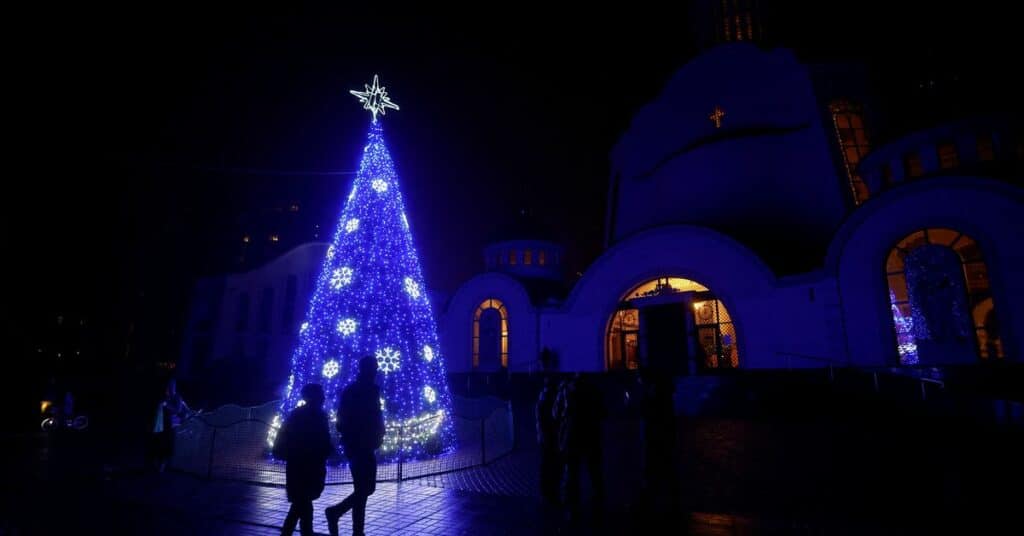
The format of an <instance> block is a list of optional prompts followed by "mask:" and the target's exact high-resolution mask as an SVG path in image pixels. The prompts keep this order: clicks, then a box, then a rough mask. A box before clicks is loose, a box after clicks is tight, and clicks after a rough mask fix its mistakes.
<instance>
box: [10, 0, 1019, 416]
mask: <svg viewBox="0 0 1024 536" xmlns="http://www.w3.org/2000/svg"><path fill="white" fill-rule="evenodd" d="M899 4H900V6H899V7H895V8H894V7H893V6H888V5H886V4H884V3H871V2H856V3H853V2H813V3H812V2H806V3H805V2H798V3H791V2H765V3H764V5H765V6H766V7H765V10H766V30H767V34H768V43H770V44H778V45H783V46H788V47H791V48H794V49H795V50H796V52H797V54H798V56H799V57H800V58H801V59H802V60H805V61H808V62H824V61H854V62H861V63H863V64H865V65H866V66H867V67H868V72H869V77H870V79H871V80H870V82H871V86H872V88H873V89H874V91H875V95H874V97H875V99H876V100H875V106H876V110H874V111H875V113H877V114H878V115H880V116H882V117H886V118H888V121H886V122H884V123H879V124H878V125H876V130H877V133H876V140H875V141H876V144H877V143H880V142H884V140H885V139H887V138H889V137H892V136H895V135H898V134H899V133H901V132H905V131H906V130H908V129H911V128H917V127H921V126H927V125H928V124H930V123H934V122H937V121H942V120H946V119H949V118H952V117H957V116H962V115H967V114H971V113H977V112H984V111H993V110H996V111H1001V110H1005V109H1006V108H1007V107H1014V106H1018V105H1017V104H1016V102H1015V99H1014V97H1015V95H1019V94H1020V89H1021V88H1020V83H1019V82H1017V80H1016V77H1017V76H1018V73H1017V71H1019V59H1018V56H1019V51H1020V46H1019V44H1018V41H1017V35H1016V33H1017V32H1018V31H1019V30H1018V29H1017V28H1016V27H1015V23H1014V17H1013V13H1012V9H1013V8H1009V7H1007V8H1004V7H1002V6H1000V5H999V4H996V3H991V4H989V3H985V2H970V3H956V2H954V3H951V4H949V6H950V7H945V6H944V5H942V4H941V3H938V2H928V3H925V2H900V3H899ZM9 24H10V25H11V26H12V33H11V34H10V35H9V40H10V43H9V46H8V52H9V55H10V56H11V61H10V63H9V64H8V66H7V70H8V74H9V76H8V77H6V78H7V85H8V87H9V88H11V89H13V90H14V96H13V97H12V100H11V101H10V102H9V112H10V116H11V117H12V118H13V121H11V122H9V123H8V126H9V128H10V129H11V130H10V131H9V132H10V133H11V134H12V135H13V136H12V137H13V138H15V140H16V143H15V145H14V147H13V151H12V153H13V154H12V158H11V159H10V160H9V161H8V163H9V166H10V167H9V169H8V173H7V174H6V175H7V181H6V182H7V184H8V188H9V190H8V191H9V197H8V206H10V207H13V209H14V210H13V211H7V216H8V217H9V218H10V221H9V222H8V225H7V235H8V236H10V237H11V238H12V239H13V244H11V248H10V250H9V251H10V253H11V254H10V255H9V256H8V261H7V262H8V264H9V265H10V266H13V267H14V274H13V275H12V279H11V286H12V288H13V293H12V294H13V298H14V299H12V300H10V303H11V309H10V311H9V315H10V318H11V321H10V323H9V326H10V327H11V328H12V332H13V337H12V339H13V340H14V341H15V344H14V345H12V346H11V347H10V350H9V351H10V352H11V354H10V355H9V356H8V360H10V363H15V364H12V365H9V366H11V367H12V369H17V368H19V367H21V365H22V364H24V365H26V366H27V367H28V368H29V370H30V371H31V372H30V379H31V381H28V382H22V381H20V380H19V378H20V377H21V375H20V374H7V375H5V376H6V379H8V380H9V381H10V380H18V383H17V385H16V387H17V388H19V389H21V388H29V389H37V388H38V386H39V385H40V381H41V380H40V378H45V377H47V376H50V375H54V374H56V375H58V376H60V377H67V378H81V380H76V381H82V382H88V381H89V380H88V378H92V379H96V378H104V377H107V376H110V375H111V374H114V373H117V372H124V371H126V370H128V371H135V372H145V371H146V370H149V369H150V368H151V367H153V366H154V363H156V364H159V363H169V362H172V361H173V360H174V358H175V356H176V355H177V353H178V349H179V348H178V345H179V344H180V332H181V327H182V325H183V323H184V316H185V307H186V306H187V301H188V293H189V291H190V289H191V287H192V285H193V283H194V281H195V279H196V278H197V277H199V276H202V275H214V274H221V273H225V272H228V271H237V270H247V269H251V268H253V267H255V266H258V265H259V263H260V262H262V260H264V259H266V258H269V257H272V256H273V255H275V254H279V253H281V252H283V251H285V250H286V249H287V248H289V247H291V246H293V245H295V244H298V243H302V242H305V241H309V240H314V239H324V238H325V237H326V236H329V235H330V233H331V232H332V231H333V228H334V225H335V218H336V217H337V214H338V211H339V209H340V207H341V203H342V201H343V199H344V195H345V192H347V190H348V187H349V181H350V177H349V176H348V175H344V174H341V175H339V174H330V173H326V172H339V171H341V172H344V171H351V170H353V169H354V168H355V166H356V163H357V156H358V153H359V150H360V148H361V145H362V142H363V136H364V134H365V130H366V127H367V122H368V114H367V113H366V112H364V111H362V110H361V109H360V107H359V106H358V104H357V103H356V101H355V99H354V98H353V97H352V96H350V95H349V94H348V90H349V89H360V88H362V84H364V83H366V82H369V80H370V79H371V77H372V74H373V73H379V74H380V76H381V81H382V84H384V85H385V86H386V87H387V88H388V90H389V93H390V95H391V97H392V98H393V100H394V101H395V102H396V103H398V104H399V105H400V106H401V107H402V110H401V111H399V112H389V113H388V115H387V117H386V118H385V133H386V136H387V140H388V143H389V146H390V148H391V150H392V154H393V156H394V157H395V160H396V164H397V166H398V172H399V175H400V178H401V180H402V187H403V191H404V193H405V197H406V204H407V205H408V210H409V219H410V223H411V225H412V227H413V232H414V235H415V236H416V239H417V243H418V247H419V250H420V256H421V260H422V263H423V266H424V271H425V277H426V279H427V281H428V284H429V285H431V286H432V287H434V288H436V289H438V290H440V291H443V292H451V291H453V290H454V289H455V288H456V287H457V285H458V284H459V283H460V282H462V281H464V280H465V279H467V278H468V277H470V276H471V275H473V274H474V273H476V272H477V271H479V270H480V268H481V262H480V260H481V259H480V256H481V253H480V250H481V247H482V246H483V245H484V244H485V243H486V242H487V240H489V239H491V238H492V237H494V236H498V235H501V234H503V233H505V232H506V231H507V228H508V227H509V226H510V225H514V224H515V223H516V221H517V219H521V218H522V217H523V214H525V215H526V216H527V217H528V218H529V219H530V220H531V221H533V222H535V223H536V224H538V225H539V226H540V227H543V228H547V229H548V230H550V233H551V234H552V235H553V236H554V238H557V239H558V240H560V241H562V242H563V243H564V244H566V246H567V247H568V254H569V259H568V264H569V274H568V275H569V277H570V279H571V277H572V274H574V273H576V272H582V271H583V270H584V269H585V267H586V266H587V264H588V263H589V262H590V261H592V260H593V258H594V257H595V256H596V255H598V254H599V253H600V251H601V248H602V240H603V224H604V208H605V194H606V188H607V175H608V165H607V155H608V153H609V150H610V148H611V147H612V145H613V144H614V142H615V140H616V139H617V137H618V136H619V135H620V134H621V133H622V131H623V130H624V129H625V128H626V127H627V126H628V124H629V120H630V117H631V116H632V115H633V114H634V113H635V112H636V110H637V109H638V108H639V107H640V106H642V105H643V104H644V103H645V102H648V101H650V100H651V99H653V98H654V97H655V96H656V95H657V94H658V92H659V91H660V89H661V87H662V86H663V84H664V83H665V81H666V80H667V79H668V78H669V77H670V76H671V74H672V73H673V72H674V71H676V70H677V69H678V68H679V67H681V66H682V65H683V64H684V63H686V62H687V61H688V60H689V59H690V58H692V57H693V56H694V54H696V53H697V52H698V51H699V50H700V45H699V39H697V36H699V35H700V33H701V32H700V29H701V28H702V27H705V25H706V24H710V22H706V21H703V20H694V19H693V17H690V16H689V15H688V13H687V11H686V9H685V3H680V6H677V7H675V8H672V9H667V8H665V7H663V6H659V5H655V4H649V5H645V4H643V3H637V2H629V3H623V4H620V5H617V6H616V5H614V4H613V5H612V6H611V7H606V8H602V7H597V6H596V5H591V6H589V7H588V8H587V11H585V12H581V11H568V10H566V11H563V12H559V11H557V10H555V11H552V9H551V7H550V5H544V4H542V5H537V6H530V5H525V4H520V3H515V4H507V5H489V6H487V7H486V9H484V8H481V9H479V10H477V11H467V10H458V11H456V10H454V9H451V10H448V9H439V8H434V7H431V8H418V9H411V10H410V9H403V8H400V6H398V5H390V4H380V3H376V4H368V5H362V4H359V5H356V4H353V5H344V6H339V7H335V8H333V9H331V10H329V11H319V10H318V11H312V10H310V11H305V10H301V9H299V8H293V7H284V6H275V7H261V6H254V5H243V4H239V5H237V6H231V7H227V6H210V5H204V6H201V7H200V6H196V7H189V6H185V5H182V4H173V5H169V6H167V7H166V8H164V9H153V8H141V7H139V6H138V5H134V6H130V7H124V6H122V7H109V8H97V7H91V6H90V7H89V8H88V9H83V8H73V9H65V8H58V7H48V8H46V10H45V11H40V12H20V13H17V12H16V13H12V14H11V16H10V17H9ZM292 205H295V206H296V207H297V210H294V209H292V208H291V207H292ZM269 233H281V234H280V242H277V243H270V242H269V241H268V236H269ZM245 235H250V236H251V239H252V240H253V242H255V243H258V245H259V247H258V248H257V247H256V246H252V247H250V249H249V250H245V249H243V248H242V246H241V244H240V242H241V238H242V237H243V236H245ZM247 247H248V246H247ZM275 248H277V249H275ZM76 352H77V353H76ZM58 354H59V355H58ZM129 378H130V376H129ZM126 381H130V380H126ZM30 400H32V402H31V404H36V403H37V402H36V400H38V399H37V398H34V397H33V398H30Z"/></svg>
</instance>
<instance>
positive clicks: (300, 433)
mask: <svg viewBox="0 0 1024 536" xmlns="http://www.w3.org/2000/svg"><path fill="white" fill-rule="evenodd" d="M302 400H304V401H305V402H306V403H305V404H303V405H302V406H300V407H297V408H295V409H294V410H293V411H292V412H291V414H290V415H288V418H287V419H285V421H284V424H283V425H282V426H281V431H280V432H279V433H278V434H277V440H276V441H275V442H274V457H275V458H278V459H280V460H284V461H285V463H286V464H287V465H286V466H285V490H286V492H287V495H288V502H290V503H292V505H291V508H289V509H288V515H287V516H286V517H285V518H284V526H282V527H281V534H282V535H284V536H289V535H291V534H292V533H294V532H295V525H296V524H299V523H300V522H301V527H300V530H301V532H302V536H309V535H312V534H313V501H314V500H316V499H317V498H319V497H320V494H321V493H323V491H324V481H325V479H326V477H327V468H326V467H325V464H326V462H327V458H328V456H330V455H331V453H332V452H333V451H334V447H333V446H332V445H331V433H330V429H329V428H328V424H327V414H326V413H324V409H323V406H324V388H323V387H321V386H320V384H318V383H311V384H309V385H306V386H305V387H303V388H302Z"/></svg>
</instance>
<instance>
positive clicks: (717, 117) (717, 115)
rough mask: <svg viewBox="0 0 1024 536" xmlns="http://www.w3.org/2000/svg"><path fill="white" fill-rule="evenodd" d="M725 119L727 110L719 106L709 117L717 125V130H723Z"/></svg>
mask: <svg viewBox="0 0 1024 536" xmlns="http://www.w3.org/2000/svg"><path fill="white" fill-rule="evenodd" d="M723 117H725V110H722V108H721V107H719V106H715V111H713V112H711V115H709V116H708V119H710V120H711V121H712V122H713V123H714V124H715V128H722V118H723Z"/></svg>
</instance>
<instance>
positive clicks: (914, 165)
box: [903, 152, 924, 178]
mask: <svg viewBox="0 0 1024 536" xmlns="http://www.w3.org/2000/svg"><path fill="white" fill-rule="evenodd" d="M903 173H904V174H905V175H906V176H907V178H915V177H920V176H921V175H924V167H922V166H921V155H919V154H917V153H916V152H910V153H907V154H905V155H903Z"/></svg>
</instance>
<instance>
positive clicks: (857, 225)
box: [437, 43, 1024, 374]
mask: <svg viewBox="0 0 1024 536" xmlns="http://www.w3.org/2000/svg"><path fill="white" fill-rule="evenodd" d="M840 78H842V77H835V76H833V75H831V74H830V73H829V72H827V70H825V72H822V70H817V69H815V68H814V67H811V66H807V65H803V64H801V63H799V62H798V61H797V59H796V58H795V56H794V55H793V54H792V53H791V52H790V51H789V50H786V49H782V48H776V49H762V48H759V47H757V46H754V45H752V44H749V43H730V44H724V45H720V46H716V47H714V48H711V49H709V50H707V51H705V52H704V53H703V54H701V55H700V56H698V57H697V58H695V59H694V60H692V61H691V62H690V63H689V64H687V65H686V66H684V67H683V68H682V69H681V70H680V71H679V72H678V73H677V74H676V75H675V77H674V78H673V79H672V80H671V81H670V82H669V83H668V84H667V86H666V87H665V88H664V90H663V92H662V94H661V95H660V96H659V97H658V98H657V99H656V100H654V101H653V102H651V103H649V104H648V105H646V106H645V107H644V108H643V109H641V110H640V111H639V113H637V114H636V116H635V117H634V118H633V121H632V124H631V126H630V127H629V129H628V130H627V131H626V132H625V133H624V134H623V135H622V137H621V138H620V140H619V142H618V144H617V145H616V146H615V147H614V149H613V151H612V154H611V163H612V166H611V167H612V171H611V177H610V187H609V192H608V203H607V215H606V232H607V235H606V244H607V248H606V250H605V251H604V253H603V254H602V255H601V256H600V257H599V258H598V259H597V260H596V261H594V262H593V263H592V264H591V265H590V266H589V268H587V270H586V271H585V273H583V275H582V277H581V278H580V279H579V280H578V281H577V282H576V283H575V284H574V285H573V286H572V288H571V289H569V290H568V292H567V293H561V294H560V293H558V292H550V291H545V289H546V288H548V287H550V285H551V284H552V283H553V282H554V281H556V280H558V278H559V273H558V262H559V261H558V255H560V249H558V247H557V245H555V244H552V243H549V242H543V241H531V240H529V238H531V237H529V236H523V237H521V238H522V239H523V240H520V241H513V242H505V243H500V244H493V245H491V246H489V247H488V248H487V250H486V251H485V265H486V266H487V271H486V272H484V273H482V274H480V275H478V276H476V277H474V278H472V279H470V280H469V281H466V282H465V283H464V284H463V285H462V286H461V287H460V288H459V289H458V290H457V291H456V292H455V293H454V294H453V296H452V297H451V298H450V299H449V300H448V301H447V303H446V304H437V305H438V306H441V307H440V308H441V309H442V310H441V318H440V329H441V339H442V341H443V345H444V351H445V356H446V359H447V363H448V367H449V370H450V371H451V372H455V373H472V372H494V371H509V372H527V371H536V370H538V369H547V370H556V371H562V372H564V371H587V372H600V371H614V370H630V369H637V368H651V369H656V370H664V371H669V372H672V373H675V374H706V373H716V372H720V371H723V370H726V369H734V368H798V367H823V366H827V365H829V364H836V365H857V366H880V367H890V366H892V367H898V366H945V365H963V364H973V363H979V362H985V361H994V360H1013V359H1019V358H1020V356H1021V351H1022V349H1024V347H1022V344H1024V341H1022V340H1021V338H1020V337H1021V333H1022V332H1024V330H1022V329H1021V327H1024V282H1022V280H1021V278H1020V277H1019V276H1017V275H1016V274H1017V272H1018V271H1019V269H1020V268H1019V267H1020V266H1022V263H1024V190H1022V188H1021V184H1022V183H1021V178H1022V177H1021V170H1022V157H1024V155H1022V148H1021V147H1022V145H1021V144H1022V138H1021V136H1020V131H1019V130H1017V131H1014V130H1013V125H1011V122H1010V121H1009V120H1008V119H1007V120H1001V119H998V118H989V117H978V118H974V119H972V120H968V121H962V122H959V123H956V124H947V125H943V126H941V127H939V128H935V129H932V130H929V131H923V132H914V133H912V134H910V135H907V136H904V137H903V138H900V139H897V140H895V141H892V142H890V143H888V144H886V145H884V146H879V147H873V146H872V144H871V132H870V130H869V129H868V128H867V127H866V123H867V120H866V118H865V112H864V107H863V103H862V102H859V101H858V98H859V97H860V95H862V91H861V90H860V89H859V88H858V87H856V86H848V85H847V86H844V85H843V84H842V83H840V82H838V81H837V80H839V79H840Z"/></svg>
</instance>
